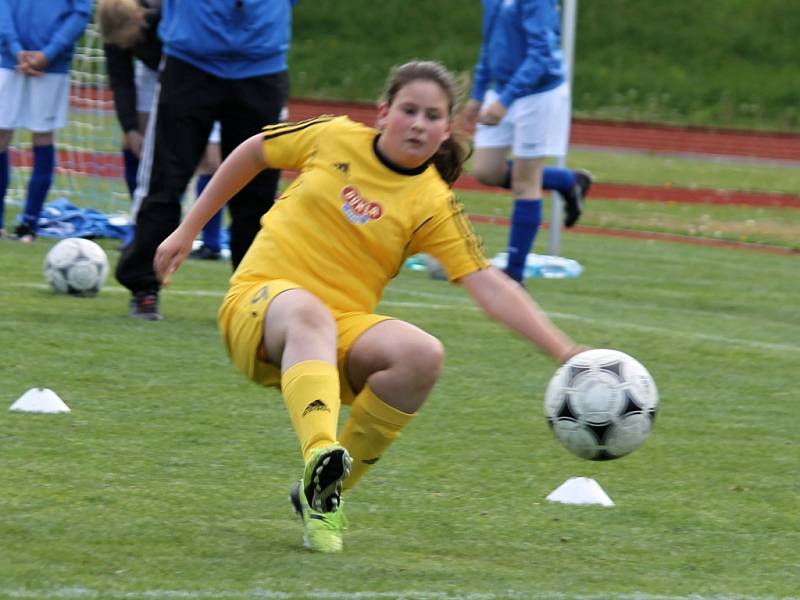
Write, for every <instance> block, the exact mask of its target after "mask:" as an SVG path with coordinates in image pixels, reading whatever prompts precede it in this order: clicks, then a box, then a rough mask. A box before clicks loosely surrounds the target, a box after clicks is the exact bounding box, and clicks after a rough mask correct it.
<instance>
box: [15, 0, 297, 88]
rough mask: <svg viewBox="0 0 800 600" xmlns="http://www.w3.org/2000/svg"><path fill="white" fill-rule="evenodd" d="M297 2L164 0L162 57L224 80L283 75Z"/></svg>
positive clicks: (286, 63)
mask: <svg viewBox="0 0 800 600" xmlns="http://www.w3.org/2000/svg"><path fill="white" fill-rule="evenodd" d="M0 1H2V0H0ZM296 2H297V0H203V1H202V2H201V1H198V0H164V2H163V6H162V16H161V24H160V25H159V28H158V33H159V36H160V37H161V40H162V41H163V42H164V53H165V54H167V55H168V56H174V57H175V58H178V59H180V60H182V61H185V62H188V63H189V64H191V65H193V66H195V67H197V68H198V69H201V70H203V71H206V72H208V73H211V74H212V75H215V76H217V77H223V78H225V79H244V78H246V77H256V76H260V75H271V74H274V73H281V72H283V71H285V70H286V69H287V68H288V61H287V55H288V53H289V43H290V41H291V30H292V5H293V4H295V3H296Z"/></svg>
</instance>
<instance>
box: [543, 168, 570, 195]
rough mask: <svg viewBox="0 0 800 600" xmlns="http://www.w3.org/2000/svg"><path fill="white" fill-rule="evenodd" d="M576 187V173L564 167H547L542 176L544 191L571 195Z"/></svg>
mask: <svg viewBox="0 0 800 600" xmlns="http://www.w3.org/2000/svg"><path fill="white" fill-rule="evenodd" d="M574 187H575V171H573V170H572V169H565V168H563V167H545V168H544V174H543V175H542V189H544V190H556V191H557V192H560V193H561V194H569V193H570V191H571V190H572V188H574Z"/></svg>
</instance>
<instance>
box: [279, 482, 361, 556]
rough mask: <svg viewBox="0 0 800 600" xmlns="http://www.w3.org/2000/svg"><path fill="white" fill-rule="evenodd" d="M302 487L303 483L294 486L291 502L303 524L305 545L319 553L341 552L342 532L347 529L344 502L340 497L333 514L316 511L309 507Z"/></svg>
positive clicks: (290, 496) (290, 495)
mask: <svg viewBox="0 0 800 600" xmlns="http://www.w3.org/2000/svg"><path fill="white" fill-rule="evenodd" d="M302 486H303V482H302V481H298V482H297V483H296V484H294V486H293V487H292V492H291V494H289V500H290V501H291V503H292V507H293V508H294V511H295V512H296V513H297V516H299V517H300V520H301V521H302V522H303V527H304V529H305V534H304V536H303V545H304V546H305V547H306V548H310V549H311V550H315V551H317V552H341V551H342V531H343V530H344V529H346V528H347V520H346V519H345V517H344V501H343V500H342V499H341V497H338V499H337V506H338V508H337V510H335V511H333V512H319V511H316V510H314V509H313V508H311V507H310V506H309V505H308V501H307V500H306V498H305V494H304V493H303V491H302Z"/></svg>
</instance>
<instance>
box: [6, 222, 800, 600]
mask: <svg viewBox="0 0 800 600" xmlns="http://www.w3.org/2000/svg"><path fill="white" fill-rule="evenodd" d="M478 229H479V232H480V233H481V235H482V236H483V237H484V239H485V241H486V244H487V253H489V254H493V253H494V252H497V251H499V250H500V249H502V247H503V244H504V241H505V234H506V230H505V229H504V228H501V227H497V226H492V225H482V226H478ZM541 241H542V243H543V241H544V240H543V239H542V240H541ZM51 244H52V242H50V241H48V240H40V241H38V242H37V243H36V244H34V245H30V246H26V245H20V244H16V243H13V242H9V241H4V240H0V270H1V271H2V273H3V277H2V282H1V283H0V302H2V306H3V310H2V312H0V332H1V333H2V340H1V343H0V365H3V367H2V373H3V378H2V380H3V397H4V398H5V402H6V406H10V405H11V404H12V403H13V401H14V400H15V399H16V398H17V397H19V396H20V395H21V394H22V393H24V392H25V391H26V390H27V389H29V388H32V387H37V386H38V387H48V388H50V389H53V390H54V391H56V392H57V393H58V394H59V395H60V397H61V398H62V399H63V400H64V401H65V402H66V403H67V404H68V405H69V406H70V407H71V408H72V412H71V413H69V414H66V415H34V414H23V413H16V412H9V411H6V410H0V456H2V473H3V482H2V486H0V540H2V544H1V545H0V547H1V548H2V550H0V598H25V599H33V598H43V599H46V598H70V599H72V598H98V599H105V598H111V599H113V598H124V599H134V598H136V599H138V598H187V599H192V598H203V599H210V598H223V599H240V598H241V599H250V598H270V599H271V598H312V597H317V598H333V599H339V598H352V597H356V598H363V599H367V598H407V599H412V598H418V599H420V600H428V599H436V600H442V599H448V600H449V599H451V598H474V599H482V600H483V599H487V600H488V599H494V598H553V599H559V600H560V599H567V598H592V599H598V600H599V599H612V600H614V599H619V600H630V599H633V598H636V599H638V600H663V599H684V598H685V599H686V600H706V599H711V598H714V599H723V598H726V599H727V598H737V599H741V600H744V599H747V600H750V599H764V600H766V599H768V598H770V599H778V598H780V599H787V598H798V597H799V596H798V589H800V505H798V502H797V498H798V495H799V494H800V484H799V483H798V480H797V476H796V475H797V468H798V465H800V436H798V427H797V424H798V422H800V405H799V404H798V402H797V401H798V392H797V383H798V382H797V365H798V364H799V363H798V361H800V345H799V344H798V340H800V309H799V308H798V304H797V298H798V297H799V296H800V280H799V279H798V277H797V273H798V271H797V257H795V256H775V255H767V254H761V253H755V252H746V251H733V250H724V249H714V248H702V247H695V246H690V245H683V244H675V243H664V242H654V241H639V240H626V239H615V238H605V237H595V236H590V235H573V234H565V236H564V238H563V240H562V246H563V254H564V255H565V256H569V257H572V258H576V259H578V260H579V261H580V262H581V263H582V264H583V265H584V267H585V269H586V270H585V272H584V274H583V275H582V276H581V277H580V278H577V279H573V280H560V281H555V280H535V281H531V282H529V288H530V289H531V291H532V293H533V295H534V296H535V297H536V298H537V299H538V301H539V302H540V304H541V305H542V306H543V308H544V309H545V310H546V311H547V312H548V313H549V314H550V315H551V317H552V318H553V319H554V320H555V321H556V322H557V323H558V324H559V325H560V326H561V327H563V328H564V329H565V330H566V331H568V332H569V333H570V334H571V335H572V336H574V337H575V338H576V339H577V340H579V341H581V342H583V343H586V344H588V345H591V346H595V347H614V348H618V349H622V350H625V351H627V352H629V353H631V354H633V355H634V356H636V357H638V358H639V359H640V360H641V361H642V362H644V364H645V365H647V366H648V367H649V368H650V370H651V372H652V374H653V376H654V377H655V380H656V382H657V384H658V386H659V390H660V395H661V407H660V413H659V416H658V419H657V422H656V427H655V431H654V434H653V436H652V438H651V439H650V440H648V442H647V443H646V444H645V445H644V446H643V447H642V448H641V449H640V450H638V451H636V452H635V453H634V454H632V455H630V456H628V457H625V458H623V459H620V460H618V461H612V462H608V463H591V462H587V461H582V460H580V459H578V458H575V457H573V456H571V455H570V454H568V453H567V451H566V450H564V449H563V448H562V447H561V446H560V445H559V444H558V443H557V442H556V441H555V440H554V439H553V437H552V435H551V433H550V431H549V429H548V427H547V425H546V423H545V421H544V418H543V417H542V398H543V393H544V389H545V386H546V383H547V380H548V379H549V377H550V375H551V374H552V373H553V372H554V370H555V368H556V365H555V364H554V363H552V362H551V361H550V360H549V359H547V358H546V357H544V356H543V355H541V354H538V353H537V352H536V351H534V350H532V349H531V348H530V347H529V346H528V345H526V344H525V343H523V342H522V341H520V340H518V339H516V338H514V337H513V336H512V335H511V334H509V333H507V332H505V331H504V330H503V329H502V328H501V327H500V326H498V325H496V324H494V323H491V322H489V321H487V320H486V319H485V318H484V317H483V316H481V315H480V314H479V313H478V312H477V311H476V310H475V309H474V308H473V307H472V306H471V304H470V302H469V300H468V298H467V297H466V295H465V294H464V293H463V291H461V290H459V289H458V288H456V287H454V286H450V285H447V284H445V283H443V282H440V281H434V280H431V279H429V278H428V277H427V276H426V275H425V274H424V273H418V272H411V271H404V272H403V273H402V274H401V275H400V276H399V277H398V278H397V279H396V280H395V281H394V282H393V283H392V285H391V286H390V287H389V288H388V290H387V292H386V295H385V298H384V301H383V303H382V306H381V310H382V311H384V312H386V313H389V314H392V315H395V316H397V317H399V318H403V319H407V320H409V321H411V322H414V323H416V324H418V325H420V326H421V327H424V328H425V329H427V330H428V331H430V332H431V333H433V334H435V335H437V336H438V337H440V338H441V339H442V340H443V342H444V343H445V345H446V347H447V349H448V358H447V364H446V368H445V371H444V374H443V376H442V379H441V381H440V383H439V384H438V386H437V387H436V389H435V390H434V393H433V395H432V397H431V398H430V400H429V402H428V403H427V404H426V405H425V406H424V407H423V410H422V412H421V414H420V416H419V417H418V418H417V419H415V421H414V422H413V423H412V424H411V425H410V426H409V427H408V428H407V430H406V432H405V434H404V435H403V437H402V438H401V439H400V440H399V441H398V442H397V443H396V444H395V445H394V446H393V447H392V448H391V449H390V450H389V452H388V453H387V455H386V456H385V458H384V460H383V461H381V463H380V464H379V465H378V466H376V467H375V469H374V470H373V472H371V473H370V474H369V476H368V477H367V478H366V479H365V480H364V481H363V482H362V484H361V485H360V486H359V488H357V489H356V490H355V491H354V493H352V494H351V496H350V497H349V498H348V500H349V503H348V517H349V521H350V527H349V529H348V531H347V532H346V538H345V543H346V548H345V551H344V553H343V554H342V555H337V556H319V555H314V554H310V553H309V552H308V551H305V550H303V548H302V544H301V538H302V531H301V527H300V525H299V523H298V522H297V521H296V519H295V518H294V516H293V514H292V513H291V510H290V508H289V504H288V502H287V500H286V497H287V494H288V490H289V486H290V485H291V483H292V482H293V480H295V479H296V478H297V477H298V475H299V473H300V470H301V467H302V465H301V460H300V457H299V452H298V450H297V447H296V442H295V440H294V437H293V434H292V431H291V428H290V425H289V420H288V418H287V416H286V414H285V410H284V408H283V405H282V401H281V399H280V396H279V395H278V393H277V392H276V391H273V390H264V389H261V388H258V387H257V386H255V385H253V384H251V383H250V382H249V381H247V380H246V379H245V378H243V377H242V376H240V375H239V374H238V373H237V372H235V370H234V369H233V367H232V366H231V365H230V364H229V362H228V360H227V357H226V356H225V353H224V350H223V348H222V346H221V343H220V341H219V339H218V335H217V332H216V326H215V311H216V308H217V306H218V304H219V302H220V300H221V297H222V294H223V291H224V289H225V287H226V282H227V277H228V275H229V270H228V266H227V265H225V264H221V263H207V262H202V263H199V262H189V263H187V264H186V265H185V266H184V268H183V269H182V270H181V272H180V273H179V275H178V277H177V280H176V282H175V285H174V287H173V288H171V289H170V290H169V291H167V292H166V293H165V294H164V297H163V311H164V313H165V315H166V320H165V321H163V322H160V323H142V322H133V321H131V320H129V319H128V318H127V316H126V301H127V296H126V294H125V293H124V292H123V290H122V289H121V288H120V287H119V286H118V285H117V284H116V283H115V282H109V283H108V284H107V285H106V287H105V288H104V290H103V291H102V292H101V294H100V295H99V296H98V297H97V298H93V299H80V298H73V297H62V296H55V295H53V294H52V293H51V292H50V291H49V290H48V289H47V288H46V287H45V286H44V283H43V279H42V276H41V263H42V259H43V257H44V255H45V253H46V251H47V250H48V248H49V247H50V245H51ZM104 245H105V246H106V249H107V250H108V253H109V256H110V258H111V261H112V264H113V263H115V262H116V253H115V251H114V250H113V248H114V246H115V242H110V241H109V242H104ZM572 476H586V477H592V478H594V479H596V480H597V481H598V482H599V483H600V484H601V485H602V486H603V488H604V489H605V490H606V492H607V493H608V494H609V495H610V496H611V498H612V499H613V500H614V502H615V503H616V506H615V507H613V508H601V507H595V506H584V507H575V506H567V505H561V504H552V503H549V502H547V501H545V496H546V495H547V494H548V493H549V492H551V491H552V490H553V489H555V488H556V487H557V486H558V485H560V484H561V483H562V482H564V481H565V480H566V479H567V478H569V477H572Z"/></svg>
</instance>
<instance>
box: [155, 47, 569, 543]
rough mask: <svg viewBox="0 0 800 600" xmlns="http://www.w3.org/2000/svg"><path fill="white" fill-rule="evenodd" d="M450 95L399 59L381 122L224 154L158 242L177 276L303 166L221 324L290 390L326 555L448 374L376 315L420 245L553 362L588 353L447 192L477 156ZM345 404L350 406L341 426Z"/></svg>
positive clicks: (274, 131)
mask: <svg viewBox="0 0 800 600" xmlns="http://www.w3.org/2000/svg"><path fill="white" fill-rule="evenodd" d="M454 104H455V84H454V81H453V78H452V76H451V75H450V74H449V73H448V72H447V70H446V69H444V68H443V67H442V66H441V65H440V64H438V63H434V62H411V63H407V64H405V65H402V66H399V67H396V68H395V69H393V70H392V72H391V74H390V76H389V79H388V82H387V87H386V91H385V97H384V100H383V101H382V102H381V104H380V106H379V115H378V129H377V130H376V129H373V128H371V127H367V126H364V125H361V124H358V123H355V122H353V121H351V120H349V119H348V118H347V117H329V116H323V117H318V118H315V119H310V120H308V121H302V122H298V123H281V124H277V125H270V126H268V127H265V128H264V130H263V132H262V133H261V134H259V135H256V136H253V137H251V138H250V139H248V140H247V141H245V142H244V143H242V144H241V145H240V146H239V147H238V148H237V149H236V150H235V151H234V152H233V153H232V154H231V155H230V156H229V157H228V158H227V159H226V160H225V162H223V164H222V166H221V167H220V169H219V170H218V171H217V172H216V174H215V175H214V177H213V179H212V180H211V182H210V183H209V184H208V186H207V187H206V189H205V191H204V192H203V194H202V195H201V196H200V198H199V199H198V201H197V203H196V204H195V205H194V207H193V208H192V210H191V211H190V212H189V214H188V215H187V216H186V219H185V220H184V221H183V223H182V224H181V225H180V226H179V227H178V228H177V229H176V230H175V231H174V232H173V233H172V234H171V235H170V236H169V237H168V238H167V239H166V240H164V242H163V243H162V244H161V245H160V246H159V248H158V251H157V253H156V257H155V269H156V272H157V273H158V275H159V278H160V279H161V281H162V282H163V283H165V284H166V283H168V281H169V278H170V276H171V275H172V274H173V273H174V272H175V270H176V269H177V268H178V267H179V265H180V264H181V263H182V262H183V260H184V259H185V258H186V257H187V256H188V254H189V252H190V251H191V248H192V241H193V240H194V239H195V237H196V236H197V234H198V232H199V231H200V230H201V228H202V227H203V225H204V224H205V222H206V221H207V220H208V219H209V218H211V216H213V215H214V214H215V213H216V212H217V211H218V210H219V209H220V208H221V207H222V206H223V205H224V204H225V202H226V201H227V200H228V199H229V198H231V197H232V196H233V195H234V194H235V193H236V192H237V191H238V190H239V189H241V188H242V187H243V186H245V185H246V184H247V183H248V182H249V181H250V180H251V179H252V178H253V177H255V176H256V175H257V174H258V173H259V172H261V171H262V170H264V169H295V170H297V171H299V172H300V175H299V176H298V177H297V178H296V179H295V180H294V182H293V183H292V185H291V186H290V187H289V188H288V189H287V190H286V191H285V192H284V193H283V195H282V196H281V197H280V199H279V200H278V201H277V202H276V203H275V205H274V207H273V208H272V209H270V211H269V212H267V213H266V214H265V215H264V216H263V217H262V219H261V231H260V233H259V234H258V235H257V237H256V239H255V240H254V242H253V244H252V245H251V246H250V249H249V250H248V252H247V254H246V255H245V257H244V259H243V260H242V262H241V264H240V265H239V267H238V268H237V269H236V272H235V273H234V274H233V277H232V278H231V287H230V290H229V291H228V294H227V296H226V297H225V300H224V301H223V304H222V307H221V308H220V310H219V326H220V331H221V333H222V337H223V339H224V341H225V345H226V347H227V350H228V353H229V354H230V356H231V360H232V361H233V363H234V364H235V365H236V366H237V367H238V368H239V369H241V370H242V371H243V372H244V373H245V374H247V376H248V377H250V378H252V379H253V380H255V381H256V382H258V383H260V384H263V385H266V386H280V388H281V391H282V393H283V398H284V401H285V403H286V407H287V409H288V411H289V415H290V417H291V421H292V425H293V426H294V429H295V431H296V433H297V436H298V439H299V441H300V446H301V450H302V453H303V457H304V460H305V464H306V467H305V471H304V473H303V478H302V479H301V480H300V481H299V482H298V484H296V485H295V487H294V489H293V490H292V494H291V500H292V503H293V505H294V507H295V510H296V511H297V512H298V514H299V515H300V517H301V518H302V520H303V523H304V525H305V534H306V544H307V545H308V546H310V547H311V548H313V549H315V550H319V551H323V552H335V551H339V550H341V548H342V537H341V534H342V516H343V514H342V513H343V510H342V498H341V493H342V491H346V490H348V489H350V488H352V487H353V486H354V485H355V483H356V482H357V481H358V480H359V479H360V478H361V477H362V476H363V475H364V473H365V472H366V471H367V470H368V469H369V468H370V466H371V465H372V464H374V463H375V462H376V461H377V460H378V459H379V458H380V457H381V456H382V455H383V453H384V451H385V450H386V448H387V447H388V446H389V445H390V444H391V443H392V441H393V440H394V439H395V438H396V437H397V436H398V435H399V432H400V430H401V429H402V428H403V427H404V426H405V425H406V424H407V423H408V422H409V421H410V420H411V418H412V417H413V416H414V414H415V413H416V412H417V411H418V410H419V408H420V406H422V404H423V402H424V401H425V399H426V398H427V397H428V395H429V394H430V392H431V389H432V388H433V385H434V383H435V382H436V380H437V378H438V377H439V374H440V372H441V369H442V363H443V359H444V349H443V347H442V344H441V342H439V340H437V339H436V338H434V337H433V336H431V335H430V334H428V333H426V332H424V331H422V330H421V329H419V328H417V327H415V326H414V325H411V324H409V323H406V322H403V321H400V320H396V319H392V318H391V317H388V316H383V315H378V314H375V309H376V307H377V305H378V302H379V301H380V297H381V294H382V292H383V289H384V287H385V286H386V285H387V284H388V282H389V280H391V279H392V278H393V277H394V276H395V275H396V274H397V273H398V271H399V270H400V268H401V265H402V264H403V262H404V260H405V259H406V258H407V257H408V256H410V255H412V254H415V253H417V252H427V253H429V254H431V255H433V256H434V257H435V258H436V259H437V260H439V262H441V264H442V265H443V266H444V268H445V269H446V271H447V273H448V275H449V277H450V279H451V280H452V281H454V282H457V283H459V284H461V285H462V286H463V287H464V288H465V289H466V290H467V292H468V293H469V294H470V295H471V296H472V297H473V299H474V300H475V302H476V303H477V304H478V305H479V306H480V307H481V308H482V309H483V310H485V311H486V313H487V314H488V315H489V316H491V317H493V318H494V319H496V320H498V321H500V322H501V323H504V324H505V325H507V326H508V327H509V328H511V329H512V330H514V331H516V332H517V333H519V334H521V335H523V336H524V337H526V338H527V339H529V340H530V341H531V342H533V343H534V344H536V345H537V346H538V347H540V348H541V349H543V350H544V351H546V352H547V353H549V354H550V355H551V356H552V357H553V358H554V359H555V360H557V361H564V360H566V359H567V358H569V357H570V356H572V355H573V354H575V353H577V352H578V351H579V349H580V348H579V347H578V346H576V345H575V344H574V343H573V342H572V341H571V340H570V339H569V338H568V337H567V336H566V335H565V334H564V333H562V332H561V331H560V330H559V329H558V328H557V327H556V326H555V325H553V324H552V323H551V322H550V321H549V320H548V319H547V317H546V316H545V315H544V314H543V313H542V312H541V311H540V309H539V308H538V306H537V305H536V304H535V303H534V301H533V300H532V299H531V298H530V296H528V294H527V293H526V292H525V291H524V290H523V289H522V288H521V287H520V286H519V285H517V284H516V283H515V282H513V281H512V280H511V279H509V278H508V277H507V276H505V275H504V274H503V273H501V272H499V271H497V270H496V269H494V268H493V267H491V266H490V265H489V262H488V261H487V260H486V258H485V256H484V254H483V252H482V248H481V243H480V240H479V239H478V237H477V236H476V235H475V233H474V232H473V231H472V228H471V226H470V224H469V222H468V221H467V219H466V218H465V217H464V215H463V213H462V212H461V207H460V205H459V204H458V203H457V202H456V200H455V198H454V196H453V193H452V191H451V189H450V187H449V184H451V183H452V182H453V181H455V179H456V178H457V177H458V175H459V174H460V172H461V166H462V163H463V161H464V159H465V152H464V150H463V147H462V146H461V145H460V144H458V143H457V142H456V141H455V140H453V139H452V138H451V130H450V127H451V117H452V113H453V108H454ZM341 404H347V405H349V406H350V415H349V417H348V419H347V420H346V422H345V424H344V426H343V428H342V430H341V431H340V432H338V433H337V423H338V417H339V408H340V405H341Z"/></svg>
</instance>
